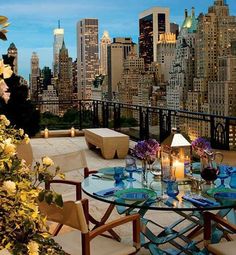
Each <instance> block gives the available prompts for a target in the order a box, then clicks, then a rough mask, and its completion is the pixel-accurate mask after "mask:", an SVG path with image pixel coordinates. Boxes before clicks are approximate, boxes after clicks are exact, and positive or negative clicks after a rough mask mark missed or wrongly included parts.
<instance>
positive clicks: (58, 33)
mask: <svg viewBox="0 0 236 255" xmlns="http://www.w3.org/2000/svg"><path fill="white" fill-rule="evenodd" d="M53 34H54V42H53V74H54V76H58V73H59V52H60V49H61V47H62V43H63V40H64V29H63V28H60V21H58V28H56V29H54V31H53Z"/></svg>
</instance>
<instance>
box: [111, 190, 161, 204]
mask: <svg viewBox="0 0 236 255" xmlns="http://www.w3.org/2000/svg"><path fill="white" fill-rule="evenodd" d="M114 195H115V196H116V197H118V198H121V199H124V200H130V201H145V200H147V199H156V197H157V194H156V192H155V191H153V190H150V189H141V188H140V189H138V188H129V189H125V190H119V191H117V192H116V193H115V194H114Z"/></svg>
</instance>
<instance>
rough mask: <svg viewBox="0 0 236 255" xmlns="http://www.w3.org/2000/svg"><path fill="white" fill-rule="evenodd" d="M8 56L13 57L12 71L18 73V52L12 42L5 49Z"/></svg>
mask: <svg viewBox="0 0 236 255" xmlns="http://www.w3.org/2000/svg"><path fill="white" fill-rule="evenodd" d="M7 55H8V57H13V58H14V61H13V72H14V74H16V75H17V74H18V52H17V48H16V46H15V44H14V43H11V44H10V46H9V48H8V49H7Z"/></svg>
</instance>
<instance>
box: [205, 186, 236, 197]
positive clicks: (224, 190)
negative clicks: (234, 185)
mask: <svg viewBox="0 0 236 255" xmlns="http://www.w3.org/2000/svg"><path fill="white" fill-rule="evenodd" d="M228 192H231V193H232V192H236V190H232V189H231V188H225V187H214V188H211V189H208V190H207V191H206V193H207V195H209V196H211V197H214V195H215V194H216V193H228Z"/></svg>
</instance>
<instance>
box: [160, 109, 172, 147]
mask: <svg viewBox="0 0 236 255" xmlns="http://www.w3.org/2000/svg"><path fill="white" fill-rule="evenodd" d="M167 111H168V114H167V115H166V114H164V112H163V110H162V109H159V126H160V143H162V142H163V141H164V140H165V139H166V138H167V137H168V136H169V135H170V134H171V112H170V110H167Z"/></svg>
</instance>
